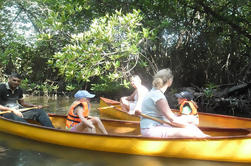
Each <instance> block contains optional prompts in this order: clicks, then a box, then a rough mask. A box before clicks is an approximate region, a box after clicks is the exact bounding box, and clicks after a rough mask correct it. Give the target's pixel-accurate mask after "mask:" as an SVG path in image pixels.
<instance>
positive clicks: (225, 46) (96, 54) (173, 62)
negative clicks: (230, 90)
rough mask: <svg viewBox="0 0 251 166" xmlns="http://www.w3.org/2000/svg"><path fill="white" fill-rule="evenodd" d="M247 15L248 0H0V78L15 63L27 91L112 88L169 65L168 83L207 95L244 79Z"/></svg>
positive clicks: (248, 65) (248, 67) (249, 34)
mask: <svg viewBox="0 0 251 166" xmlns="http://www.w3.org/2000/svg"><path fill="white" fill-rule="evenodd" d="M250 22H251V2H250V1H248V0H239V1H234V0H116V1H114V0H60V1H53V0H12V1H0V37H1V41H0V54H1V56H0V68H1V80H2V81H4V79H6V75H7V74H9V73H10V72H12V71H17V72H20V73H22V74H23V75H24V76H25V77H26V78H27V79H26V80H25V81H24V84H23V85H24V86H25V87H26V88H27V89H28V90H30V91H31V92H41V91H43V92H45V93H46V94H48V93H51V92H53V93H56V92H66V91H68V92H71V91H74V90H76V89H78V88H87V89H90V88H92V90H94V91H96V92H100V93H111V92H114V91H115V92H117V93H119V91H121V88H122V87H128V81H126V80H128V77H129V76H130V75H131V74H139V75H140V76H141V77H142V78H143V81H144V83H145V84H146V85H147V86H149V87H150V86H151V79H152V78H151V77H152V75H153V74H154V73H155V72H156V71H157V70H159V69H162V68H166V67H170V68H171V69H172V70H173V71H174V75H175V81H174V86H173V87H174V88H179V87H184V86H193V87H197V88H198V89H204V90H202V91H203V92H204V93H205V95H206V96H207V97H208V98H210V96H212V94H213V93H212V92H213V91H214V90H215V89H217V88H219V87H222V86H223V85H233V86H234V85H238V84H240V83H247V84H248V86H249V84H250V82H251V80H250V79H251V58H250V53H251V48H250V47H251V42H250V39H251V28H250ZM205 88H207V89H205ZM249 95H250V94H249ZM249 97H250V96H249Z"/></svg>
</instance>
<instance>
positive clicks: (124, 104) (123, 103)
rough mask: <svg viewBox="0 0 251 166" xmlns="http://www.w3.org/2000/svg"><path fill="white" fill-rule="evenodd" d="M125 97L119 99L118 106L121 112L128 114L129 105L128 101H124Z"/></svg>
mask: <svg viewBox="0 0 251 166" xmlns="http://www.w3.org/2000/svg"><path fill="white" fill-rule="evenodd" d="M126 98H127V96H126V97H121V98H120V106H121V109H122V110H123V111H126V112H128V111H129V110H130V106H129V105H130V103H129V101H128V100H126Z"/></svg>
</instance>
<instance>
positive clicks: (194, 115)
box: [175, 91, 199, 126]
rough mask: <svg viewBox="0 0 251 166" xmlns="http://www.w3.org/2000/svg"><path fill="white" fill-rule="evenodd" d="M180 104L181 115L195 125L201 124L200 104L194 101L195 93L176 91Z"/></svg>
mask: <svg viewBox="0 0 251 166" xmlns="http://www.w3.org/2000/svg"><path fill="white" fill-rule="evenodd" d="M175 96H176V97H177V98H178V103H179V105H180V109H179V110H180V116H181V117H183V118H186V120H187V121H188V122H189V123H191V124H194V125H197V126H198V125H199V116H198V111H197V109H198V106H197V104H196V103H195V102H194V101H193V97H194V96H193V94H192V93H190V92H188V91H183V92H180V93H176V94H175Z"/></svg>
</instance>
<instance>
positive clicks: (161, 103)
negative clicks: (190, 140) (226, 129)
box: [140, 68, 208, 138]
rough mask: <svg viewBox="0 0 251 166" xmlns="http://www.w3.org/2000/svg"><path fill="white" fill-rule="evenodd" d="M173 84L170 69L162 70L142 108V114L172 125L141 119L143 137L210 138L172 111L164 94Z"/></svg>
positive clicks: (157, 74)
mask: <svg viewBox="0 0 251 166" xmlns="http://www.w3.org/2000/svg"><path fill="white" fill-rule="evenodd" d="M172 82H173V74H172V71H171V70H170V69H168V68H167V69H162V70H160V71H159V72H157V73H156V74H155V76H154V80H153V82H152V85H153V88H152V89H151V91H150V92H149V93H147V94H146V96H145V98H144V100H143V102H142V107H141V110H142V114H145V115H148V116H151V117H153V118H158V119H160V120H168V122H169V123H170V125H168V124H162V123H160V122H158V121H155V120H152V119H149V118H145V117H141V120H140V128H141V134H142V136H147V137H160V138H170V137H197V138H199V137H208V135H206V134H204V133H203V132H202V131H201V130H200V129H199V128H198V127H197V126H195V125H193V124H190V123H189V122H188V121H185V120H184V119H182V118H179V117H178V116H176V115H175V114H174V113H173V112H172V111H171V109H170V107H169V104H168V102H167V99H166V97H165V95H164V93H165V91H166V90H167V88H168V87H170V86H171V85H172Z"/></svg>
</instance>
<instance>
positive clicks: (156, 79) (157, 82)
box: [152, 68, 173, 89]
mask: <svg viewBox="0 0 251 166" xmlns="http://www.w3.org/2000/svg"><path fill="white" fill-rule="evenodd" d="M171 79H173V74H172V71H171V70H170V69H169V68H166V69H162V70H160V71H158V72H157V73H156V74H155V75H154V76H153V82H152V85H153V87H155V88H157V89H160V88H162V87H163V86H164V85H165V84H166V83H167V82H168V81H169V80H171Z"/></svg>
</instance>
